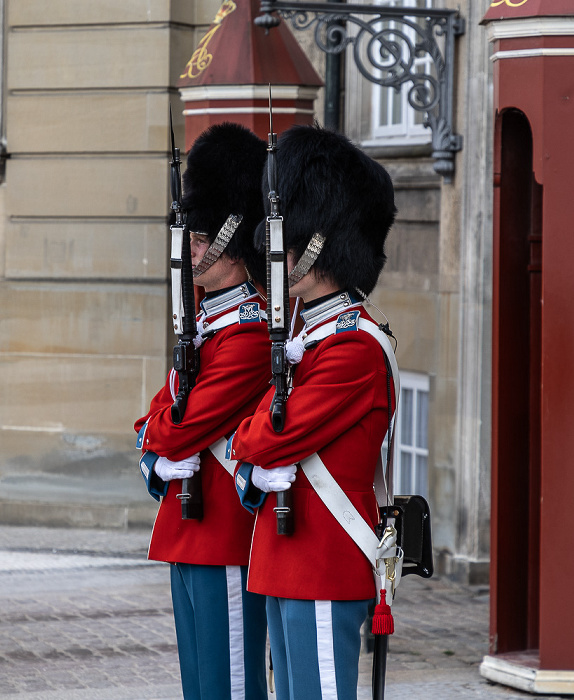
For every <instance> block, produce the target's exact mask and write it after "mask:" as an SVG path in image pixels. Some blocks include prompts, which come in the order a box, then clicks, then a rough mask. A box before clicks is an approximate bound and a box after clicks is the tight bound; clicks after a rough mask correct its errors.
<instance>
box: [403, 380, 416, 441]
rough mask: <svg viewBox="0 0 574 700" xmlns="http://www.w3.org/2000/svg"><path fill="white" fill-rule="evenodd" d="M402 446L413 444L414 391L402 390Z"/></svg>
mask: <svg viewBox="0 0 574 700" xmlns="http://www.w3.org/2000/svg"><path fill="white" fill-rule="evenodd" d="M400 403H401V445H412V444H413V403H414V391H413V390H412V389H402V390H401V399H400Z"/></svg>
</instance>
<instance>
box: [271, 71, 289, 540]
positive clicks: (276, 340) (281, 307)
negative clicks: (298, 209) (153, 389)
mask: <svg viewBox="0 0 574 700" xmlns="http://www.w3.org/2000/svg"><path fill="white" fill-rule="evenodd" d="M276 154H277V134H276V133H274V132H273V108H272V103H271V85H269V134H268V140H267V178H268V183H269V194H268V198H269V203H270V214H269V216H268V217H267V219H266V222H265V236H266V246H265V249H266V254H267V327H268V330H269V336H270V338H271V375H272V380H271V383H272V384H273V385H274V386H275V395H274V397H273V401H272V402H271V409H270V410H271V424H272V426H273V430H274V431H275V432H276V433H280V432H281V431H282V430H283V428H284V426H285V409H286V404H287V358H286V355H285V343H286V342H287V340H288V338H289V287H288V284H287V255H286V252H285V241H284V237H283V217H282V216H281V214H280V212H279V204H280V197H279V194H278V192H277V162H276ZM292 500H293V499H292V493H291V490H290V489H287V490H286V491H279V492H278V493H277V506H276V508H275V509H274V510H275V513H276V515H277V534H278V535H291V534H292V533H293V508H292Z"/></svg>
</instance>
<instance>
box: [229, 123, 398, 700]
mask: <svg viewBox="0 0 574 700" xmlns="http://www.w3.org/2000/svg"><path fill="white" fill-rule="evenodd" d="M276 165H277V193H278V195H279V197H280V201H281V214H282V215H283V217H284V231H285V249H286V250H287V252H288V271H289V284H290V293H291V296H299V297H301V298H302V299H303V301H304V310H303V312H302V314H301V315H302V317H303V320H304V324H305V325H304V328H303V331H302V332H301V334H300V335H299V336H298V337H297V338H296V339H294V340H293V341H292V342H291V343H288V344H287V356H288V359H289V361H290V362H291V363H292V380H291V390H290V393H289V396H288V399H287V402H286V410H285V424H284V428H283V430H282V431H281V432H275V430H274V429H273V426H272V423H271V414H270V411H269V406H270V402H271V400H272V398H273V395H272V392H270V393H268V394H267V395H266V396H265V398H264V399H263V400H262V401H261V403H260V404H259V407H258V409H257V411H256V412H255V415H254V416H252V417H250V418H247V419H245V420H244V421H243V422H242V423H241V424H240V426H239V428H238V430H237V432H236V433H235V436H234V437H233V440H232V456H233V458H234V459H238V460H240V462H241V465H240V467H239V469H238V471H237V474H236V485H237V488H238V492H239V494H240V497H241V498H242V502H243V503H244V505H245V506H246V507H247V508H251V509H255V508H258V516H257V521H256V526H255V532H254V536H253V544H252V548H251V559H250V567H249V580H248V589H249V590H250V591H253V592H256V593H260V594H264V595H265V596H267V615H268V625H269V635H270V640H271V651H272V657H273V665H274V671H275V679H276V685H277V699H278V700H321V698H323V699H324V698H329V700H337V699H338V700H352V698H356V693H357V682H358V660H359V652H360V628H361V625H362V623H363V622H364V620H365V618H366V616H367V611H368V606H369V602H370V600H371V599H373V598H374V597H375V584H374V580H373V572H372V567H371V565H370V563H369V561H368V560H367V558H366V557H365V556H364V554H363V553H362V552H361V550H360V549H359V548H358V547H357V545H356V544H355V542H354V541H353V540H352V539H351V537H350V536H349V534H348V533H347V532H345V531H344V529H343V528H342V527H341V526H340V525H339V524H338V523H337V522H336V521H335V519H334V517H333V515H332V513H331V512H330V511H329V509H328V508H327V507H326V505H325V504H324V503H323V501H322V500H321V498H320V497H319V495H318V493H317V492H316V491H315V489H314V488H313V486H312V485H311V483H310V481H309V480H308V479H307V477H306V476H305V474H304V473H303V471H302V469H301V468H300V467H299V466H298V465H299V463H300V462H301V461H302V460H305V459H307V458H309V457H310V456H311V455H314V454H317V455H318V457H319V458H320V460H321V461H322V463H323V464H324V465H325V467H326V469H327V470H328V473H329V474H330V475H331V476H332V477H333V478H334V480H335V481H336V482H337V483H338V485H339V486H340V487H341V488H342V490H343V492H344V494H345V495H346V497H348V499H349V500H350V501H351V503H352V505H353V506H354V507H355V508H356V510H357V511H358V513H359V515H360V516H362V518H363V519H364V520H366V522H367V523H368V524H369V525H370V526H371V528H373V529H374V526H375V525H376V524H377V523H378V520H379V514H378V507H377V502H376V499H375V495H374V491H373V482H374V478H375V468H376V466H377V462H378V460H379V457H380V449H381V444H382V442H383V439H384V436H385V434H386V432H387V429H388V425H389V417H390V413H392V409H393V405H394V389H393V381H392V377H391V373H390V371H389V369H388V365H387V362H386V359H385V353H384V352H383V350H382V348H381V343H380V341H379V339H378V336H379V335H380V336H382V335H384V334H383V332H382V331H381V330H379V328H378V326H377V325H376V324H375V323H373V321H372V319H371V318H370V316H369V314H368V313H367V312H366V310H365V309H364V308H363V306H362V300H363V297H364V296H365V295H368V294H369V293H370V292H371V291H372V289H373V288H374V286H375V284H376V282H377V279H378V277H379V273H380V272H381V269H382V267H383V264H384V261H385V254H384V243H385V239H386V237H387V233H388V231H389V228H390V226H391V224H392V222H393V219H394V216H395V205H394V194H393V187H392V183H391V180H390V178H389V176H388V174H387V172H386V171H385V169H384V168H383V167H382V166H380V165H379V164H377V163H375V162H374V161H373V160H371V159H370V158H368V157H367V156H366V155H365V154H364V153H362V152H361V151H360V150H359V149H357V148H356V147H355V146H353V145H352V144H351V143H350V142H349V141H348V140H347V139H345V138H344V137H343V136H341V135H338V134H335V133H333V132H329V131H326V130H322V129H319V128H313V127H293V128H292V129H290V130H289V131H287V132H285V133H284V134H283V135H282V137H280V138H279V141H278V144H277V156H276ZM264 182H266V180H265V178H264ZM260 235H261V231H260V230H259V229H258V237H259V239H260ZM286 465H287V466H286ZM289 465H294V466H289ZM289 487H290V489H291V492H292V501H293V503H292V510H293V516H294V530H293V534H291V535H287V536H285V535H278V534H277V529H276V514H275V512H274V507H275V504H276V501H275V498H276V497H275V495H274V494H272V493H270V492H271V491H280V490H282V489H287V488H289ZM268 494H269V495H268Z"/></svg>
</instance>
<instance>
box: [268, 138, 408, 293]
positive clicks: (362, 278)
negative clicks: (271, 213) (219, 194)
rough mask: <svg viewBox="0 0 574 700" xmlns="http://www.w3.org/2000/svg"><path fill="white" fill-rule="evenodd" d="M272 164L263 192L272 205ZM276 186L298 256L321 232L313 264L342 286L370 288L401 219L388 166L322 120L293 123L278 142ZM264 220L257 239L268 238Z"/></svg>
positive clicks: (287, 231) (288, 236) (287, 232)
mask: <svg viewBox="0 0 574 700" xmlns="http://www.w3.org/2000/svg"><path fill="white" fill-rule="evenodd" d="M268 191H269V185H268V183H267V170H266V169H265V171H264V174H263V193H264V202H266V209H267V210H268V209H269V203H268V199H267V193H268ZM277 193H278V195H279V197H280V213H281V214H282V216H283V218H284V229H283V230H284V235H285V248H286V249H289V250H292V251H293V252H294V253H295V259H296V260H298V259H299V258H300V257H301V255H302V254H303V252H304V250H305V248H306V247H307V244H308V243H309V241H310V240H311V237H312V236H313V234H314V233H315V232H320V233H322V234H323V235H324V236H325V244H324V246H323V250H322V251H321V253H320V254H319V257H318V258H317V260H316V262H315V264H314V266H313V267H312V268H311V270H313V269H314V270H316V271H317V272H318V273H319V274H321V273H323V274H327V275H329V276H330V277H331V278H332V279H333V280H334V281H335V282H336V283H337V284H338V285H339V286H340V288H341V289H348V290H353V289H354V288H359V289H360V290H361V291H362V292H364V293H365V294H370V292H371V291H372V290H373V288H374V287H375V285H376V283H377V279H378V277H379V274H380V272H381V270H382V269H383V265H384V263H385V260H386V256H385V252H384V244H385V239H386V237H387V234H388V232H389V229H390V227H391V225H392V223H393V221H394V218H395V214H396V209H395V202H394V190H393V185H392V182H391V178H390V177H389V174H388V173H387V171H386V170H385V169H384V168H383V167H382V166H381V165H379V164H378V163H376V162H375V161H374V160H372V159H371V158H369V157H368V156H367V155H365V154H364V153H363V152H362V151H360V150H359V149H358V148H357V147H356V146H354V145H353V144H352V143H351V142H350V141H349V140H348V139H347V138H346V137H344V136H342V135H341V134H338V133H336V132H334V131H329V130H327V129H322V128H320V127H318V126H294V127H292V128H290V129H289V130H287V131H285V132H284V133H283V134H282V135H281V136H280V138H279V139H278V143H277ZM264 234H265V232H264V227H263V225H262V224H260V226H259V227H258V229H257V232H256V238H255V240H256V245H258V246H261V245H262V244H263V242H264Z"/></svg>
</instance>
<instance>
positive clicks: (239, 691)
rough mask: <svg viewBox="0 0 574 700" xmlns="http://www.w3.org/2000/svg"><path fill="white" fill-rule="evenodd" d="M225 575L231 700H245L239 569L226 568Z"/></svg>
mask: <svg viewBox="0 0 574 700" xmlns="http://www.w3.org/2000/svg"><path fill="white" fill-rule="evenodd" d="M225 573H226V576H227V609H228V612H229V669H230V681H231V700H245V666H244V663H243V659H244V648H243V594H242V587H241V569H240V567H239V566H226V567H225Z"/></svg>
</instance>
